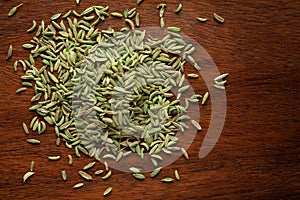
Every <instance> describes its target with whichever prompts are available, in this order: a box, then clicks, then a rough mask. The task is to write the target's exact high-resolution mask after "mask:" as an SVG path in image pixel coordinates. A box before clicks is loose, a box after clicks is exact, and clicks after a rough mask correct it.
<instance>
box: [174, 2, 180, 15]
mask: <svg viewBox="0 0 300 200" xmlns="http://www.w3.org/2000/svg"><path fill="white" fill-rule="evenodd" d="M181 10H182V4H181V3H180V4H179V5H178V7H177V9H176V10H175V13H179V12H180V11H181Z"/></svg>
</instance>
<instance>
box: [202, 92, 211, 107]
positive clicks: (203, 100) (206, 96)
mask: <svg viewBox="0 0 300 200" xmlns="http://www.w3.org/2000/svg"><path fill="white" fill-rule="evenodd" d="M208 96H209V93H208V92H206V93H205V94H204V96H203V99H202V105H204V104H205V103H206V101H207V98H208Z"/></svg>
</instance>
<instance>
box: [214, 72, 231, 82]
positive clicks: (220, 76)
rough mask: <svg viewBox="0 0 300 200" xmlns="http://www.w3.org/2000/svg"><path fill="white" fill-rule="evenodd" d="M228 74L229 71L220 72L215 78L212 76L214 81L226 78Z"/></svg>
mask: <svg viewBox="0 0 300 200" xmlns="http://www.w3.org/2000/svg"><path fill="white" fill-rule="evenodd" d="M228 75H229V73H226V74H221V75H219V76H217V77H216V78H214V81H220V80H223V79H224V78H226V77H227V76H228Z"/></svg>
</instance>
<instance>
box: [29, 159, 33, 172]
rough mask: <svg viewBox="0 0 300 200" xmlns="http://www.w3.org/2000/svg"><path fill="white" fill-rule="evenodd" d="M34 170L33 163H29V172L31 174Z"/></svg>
mask: <svg viewBox="0 0 300 200" xmlns="http://www.w3.org/2000/svg"><path fill="white" fill-rule="evenodd" d="M33 170H34V161H31V163H30V171H31V172H33Z"/></svg>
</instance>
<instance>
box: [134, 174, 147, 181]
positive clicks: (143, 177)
mask: <svg viewBox="0 0 300 200" xmlns="http://www.w3.org/2000/svg"><path fill="white" fill-rule="evenodd" d="M133 177H134V178H136V179H139V180H144V179H145V176H144V175H143V174H133Z"/></svg>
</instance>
